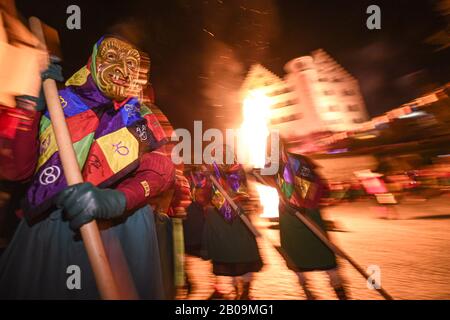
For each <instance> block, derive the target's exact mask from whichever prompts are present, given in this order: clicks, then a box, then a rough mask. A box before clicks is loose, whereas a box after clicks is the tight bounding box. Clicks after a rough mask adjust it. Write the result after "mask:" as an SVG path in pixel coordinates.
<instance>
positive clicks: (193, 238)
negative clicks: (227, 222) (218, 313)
mask: <svg viewBox="0 0 450 320" xmlns="http://www.w3.org/2000/svg"><path fill="white" fill-rule="evenodd" d="M187 177H188V180H189V184H190V190H191V194H192V203H191V204H190V205H189V207H188V208H187V215H186V218H185V219H184V220H183V231H184V248H185V249H184V250H185V253H186V255H188V256H191V257H198V258H202V257H203V253H202V243H203V242H202V241H203V230H204V226H205V214H206V209H207V208H208V206H209V205H210V203H211V195H212V187H211V181H209V179H208V178H207V176H206V175H205V174H204V172H202V170H201V169H200V167H195V166H192V167H191V168H189V174H188V175H187ZM186 262H187V259H186ZM186 267H187V268H186V269H188V266H186ZM186 290H187V295H189V294H190V293H192V292H193V291H194V288H193V283H192V282H191V281H190V277H189V275H188V273H187V272H186Z"/></svg>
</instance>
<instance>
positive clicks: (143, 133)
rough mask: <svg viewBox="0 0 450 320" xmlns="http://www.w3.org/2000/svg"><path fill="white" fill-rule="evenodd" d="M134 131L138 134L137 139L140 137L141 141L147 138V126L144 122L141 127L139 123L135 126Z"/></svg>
mask: <svg viewBox="0 0 450 320" xmlns="http://www.w3.org/2000/svg"><path fill="white" fill-rule="evenodd" d="M136 132H137V134H138V135H139V139H141V141H145V140H147V138H148V136H147V128H146V127H145V125H144V124H143V125H142V126H141V127H139V125H138V126H136Z"/></svg>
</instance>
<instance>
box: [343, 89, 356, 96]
mask: <svg viewBox="0 0 450 320" xmlns="http://www.w3.org/2000/svg"><path fill="white" fill-rule="evenodd" d="M342 94H343V95H344V96H354V95H355V91H353V90H348V89H346V90H342Z"/></svg>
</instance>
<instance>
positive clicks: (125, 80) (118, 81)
mask: <svg viewBox="0 0 450 320" xmlns="http://www.w3.org/2000/svg"><path fill="white" fill-rule="evenodd" d="M109 78H110V80H111V82H112V83H114V84H115V85H118V86H121V87H126V88H128V87H129V86H130V78H129V77H122V76H121V75H119V74H116V73H115V74H110V75H109Z"/></svg>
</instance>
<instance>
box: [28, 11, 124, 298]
mask: <svg viewBox="0 0 450 320" xmlns="http://www.w3.org/2000/svg"><path fill="white" fill-rule="evenodd" d="M30 28H31V30H32V32H33V33H34V34H35V35H36V36H37V38H38V39H39V40H40V42H41V46H42V48H40V49H44V50H46V46H45V38H44V33H43V30H42V24H41V22H40V20H39V19H37V18H35V17H32V18H30ZM43 89H44V94H45V100H46V102H47V108H48V111H49V113H50V119H51V122H52V126H53V131H54V133H55V137H56V144H57V145H58V150H59V157H60V158H61V163H62V167H63V171H64V176H65V177H66V180H67V184H68V185H69V186H70V185H74V184H78V183H82V182H83V176H82V175H81V171H80V167H79V166H78V161H77V157H76V154H75V151H74V149H73V146H72V139H71V137H70V132H69V129H68V127H67V124H66V119H65V117H64V112H63V108H62V106H61V102H60V100H59V94H58V89H57V87H56V82H55V80H53V79H47V80H45V81H44V82H43ZM80 232H81V236H82V238H83V243H84V246H85V248H86V251H87V254H88V257H89V262H90V264H91V267H92V271H93V273H94V277H95V281H96V283H97V288H98V290H99V292H100V296H101V297H102V299H104V300H118V299H119V298H120V295H119V291H118V289H117V286H116V282H115V279H114V276H113V273H112V270H111V266H110V264H109V261H108V257H107V256H106V252H105V248H104V246H103V242H102V239H101V237H100V232H99V230H98V226H97V223H96V221H95V220H94V221H91V222H89V223H87V224H85V225H83V226H82V227H81V228H80Z"/></svg>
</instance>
